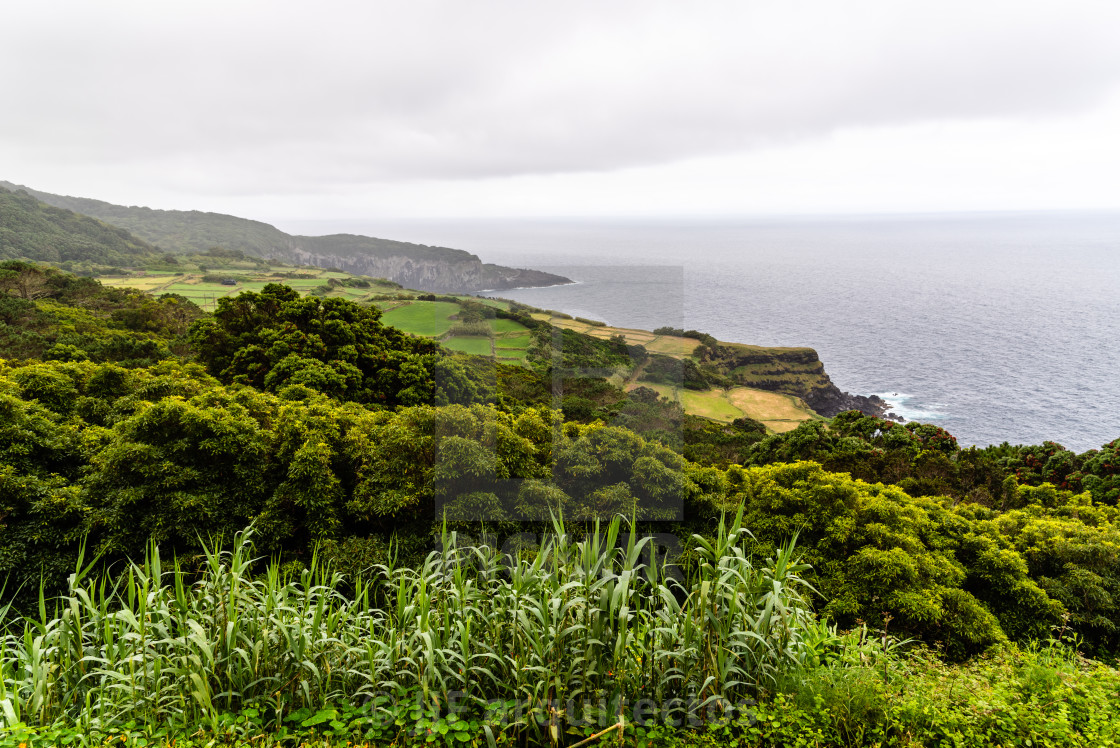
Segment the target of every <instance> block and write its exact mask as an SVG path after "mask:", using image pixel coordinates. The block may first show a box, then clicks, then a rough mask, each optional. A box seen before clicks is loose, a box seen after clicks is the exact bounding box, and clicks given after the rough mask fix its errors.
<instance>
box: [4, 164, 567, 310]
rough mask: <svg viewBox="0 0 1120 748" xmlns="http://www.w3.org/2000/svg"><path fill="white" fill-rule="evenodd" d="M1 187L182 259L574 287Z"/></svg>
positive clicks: (421, 255) (414, 255)
mask: <svg viewBox="0 0 1120 748" xmlns="http://www.w3.org/2000/svg"><path fill="white" fill-rule="evenodd" d="M0 187H6V188H7V189H9V190H25V191H26V192H27V193H29V194H30V195H32V196H34V197H35V198H37V199H39V200H41V201H42V202H44V203H47V204H49V205H53V206H56V207H58V208H65V209H67V210H71V211H75V212H77V213H83V214H85V215H87V216H93V217H94V218H98V219H100V220H101V221H104V222H106V223H109V224H112V225H113V226H117V227H120V228H122V229H127V230H128V231H130V232H132V233H133V234H135V235H136V236H138V237H140V238H142V239H144V240H146V241H148V242H151V243H152V244H158V245H159V246H160V247H161V248H162V249H164V250H167V251H170V252H175V253H179V254H194V253H199V252H205V251H206V250H208V249H210V248H211V247H214V246H220V247H223V248H225V249H236V250H240V251H241V252H244V253H245V254H246V255H248V256H250V257H261V258H266V259H277V260H282V261H284V262H289V263H297V264H304V265H315V266H317V267H338V268H341V269H343V270H346V271H348V272H351V273H355V274H358V275H369V276H373V277H380V278H389V279H391V280H393V281H396V282H397V283H400V284H402V285H405V286H408V287H409V288H417V289H421V290H424V291H436V292H440V293H473V292H477V291H483V290H491V289H492V290H500V289H504V288H517V287H523V286H552V285H557V284H561V283H569V282H570V281H569V279H567V278H564V277H561V276H558V275H553V274H551V273H544V272H540V271H537V270H523V269H517V268H508V267H503V266H500V265H491V264H486V263H483V262H482V261H481V260H480V259H479V258H478V257H477V256H476V255H473V254H471V253H470V252H466V251H463V250H461V249H449V248H447V247H430V246H427V245H424V244H411V243H408V242H398V241H393V240H390V239H377V238H374V237H369V236H357V235H354V234H334V235H331V236H293V235H291V234H286V233H284V232H283V231H281V230H280V229H278V228H276V227H275V226H271V225H269V224H267V223H262V222H261V221H252V220H249V219H247V218H238V217H236V216H229V215H223V214H221V213H203V212H201V211H197V210H190V211H187V210H153V209H152V208H143V207H138V206H131V207H126V206H123V205H114V204H112V203H107V202H103V201H101V200H93V199H90V198H84V197H68V196H65V195H52V194H51V193H49V192H39V191H38V190H32V189H30V188H28V187H24V186H22V185H16V184H12V183H10V182H3V181H0Z"/></svg>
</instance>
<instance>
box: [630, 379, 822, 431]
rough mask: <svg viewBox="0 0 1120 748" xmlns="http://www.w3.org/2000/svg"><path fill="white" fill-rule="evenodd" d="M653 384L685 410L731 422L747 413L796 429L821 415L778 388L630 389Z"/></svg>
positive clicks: (772, 424) (772, 427)
mask: <svg viewBox="0 0 1120 748" xmlns="http://www.w3.org/2000/svg"><path fill="white" fill-rule="evenodd" d="M635 387H649V388H651V389H653V390H656V391H657V393H658V394H660V395H661V396H662V397H668V398H669V399H671V400H675V401H676V402H679V403H681V405H683V406H684V412H685V413H689V414H691V415H696V416H703V417H705V418H711V419H712V420H715V421H723V422H724V423H730V422H731V421H734V420H735V419H736V418H741V417H742V416H746V417H747V418H753V419H754V420H756V421H759V422H761V423H762V424H763V425H765V426H766V428H767V429H769V430H770V431H772V432H774V433H778V434H781V433H784V432H786V431H792V430H794V429H795V428H797V426H798V425H799V424H801V423H802V422H804V421H809V420H820V419H821V417H820V416H819V415H817V414H816V413H814V412H813V411H812V410H810V409H809V407H808V406H806V405H805V404H804V403H803V402H802V401H801V400H800V399H799V398H796V397H793V396H791V395H783V394H781V393H778V392H767V391H765V390H755V389H751V388H749V387H732V388H731V389H726V390H722V389H713V390H703V391H697V390H686V389H680V388H676V387H672V386H671V385H667V384H652V383H650V382H633V383H631V385H630V386H629V388H628V389H634V388H635Z"/></svg>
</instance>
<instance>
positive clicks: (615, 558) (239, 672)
mask: <svg viewBox="0 0 1120 748" xmlns="http://www.w3.org/2000/svg"><path fill="white" fill-rule="evenodd" d="M741 522H742V515H741V513H740V515H738V516H736V517H735V518H733V519H732V520H731V521H730V522H725V521H721V523H720V525H719V528H718V532H717V533H716V535H715V538H714V539H707V540H706V539H704V538H701V537H699V536H694V537H693V542H692V545H693V551H694V552H695V553H696V554H697V556H698V558H699V563H698V564H696V565H695V567H694V571H693V572H692V573H691V574H690V576H689V577H688V578H684V579H675V578H674V573H673V571H672V569H671V568H670V567H669V566H668V564H667V563H666V562H665V561H664V560H663V559H662V560H658V559H656V558H654V559H648V558H647V562H646V563H643V558H645V557H647V556H651V555H653V554H648V553H645V552H644V551H645V550H646V548H645V542H646V541H644V540H639V539H637V538H636V536H635V535H634V534H632V533H631V534H629V535H628V536H627V538H626V539H625V540H624V542H620V530H621V528H622V522H621V520H619V519H615V520H614V521H612V522H611V523H610V524H609V525H608V526H607V527H606V528H605V530H604V529H603V528H601V527H599V526H598V525H596V526H595V528H594V532H591V533H589V534H588V535H587V536H586V538H585V539H583V540H580V541H578V542H577V541H575V540H574V539H573V538H572V537H571V536H570V535H569V533H567V532H566V531H565V527H564V524H563V522H562V521H559V520H557V521H555V522H554V534H553V536H552V537H551V539H549V540H547V541H546V542H544V543H543V544H542V546H541V547H540V548H539V549H538V550H536V551H535V552H533V553H526V554H522V555H508V556H505V557H503V556H502V555H501V554H499V553H498V552H497V551H496V550H495V549H493V548H490V547H476V546H467V545H464V544H462V543H460V542H459V539H458V538H457V537H456V535H455V533H452V532H447V531H446V530H445V533H444V538H443V544H442V550H441V551H439V552H433V553H432V554H430V555H429V556H428V557H427V559H426V560H425V562H424V563H423V565H421V566H420V567H419V568H408V567H398V566H395V565H393V564H390V565H387V566H379V567H375V568H374V569H373V570H372V571H371V572H370V576H369V578H368V579H357V580H349V581H348V582H347V580H343V579H342V577H341V575H339V574H338V573H335V572H333V571H332V570H331V569H329V568H327V567H326V566H324V565H323V564H322V563H320V562H319V561H318V560H316V559H313V560H312V561H311V563H310V567H309V568H308V569H307V570H305V571H303V572H302V574H301V575H300V576H299V578H298V579H284V578H283V577H282V575H281V569H280V566H279V565H277V564H275V563H273V564H270V565H268V566H267V569H266V570H265V572H264V573H263V575H257V574H254V569H255V568H259V566H258V560H256V559H254V558H253V551H252V543H251V539H252V532H251V530H248V531H245V532H243V533H241V534H240V535H239V536H238V538H237V540H236V542H235V544H234V545H233V547H232V550H230V551H226V552H220V551H218V550H208V551H207V552H206V554H205V567H204V569H203V571H202V573H201V574H199V573H194V574H187V573H186V572H185V571H184V569H183V568H182V567H181V565H180V564H179V563H178V562H177V561H176V562H174V563H172V564H171V565H170V566H168V567H166V568H165V566H164V562H162V561H161V560H160V555H159V552H158V549H157V548H155V547H154V546H153V547H151V548H150V549H149V551H148V553H147V557H146V559H145V560H144V561H143V563H132V564H130V565H129V566H128V567H127V570H126V571H124V572H123V573H119V574H117V575H115V576H109V575H101V576H94V575H92V574H91V573H90V571H89V567H85V568H83V567H82V565H81V563H80V562H79V564H78V567H77V568H76V570H75V573H74V574H73V575H71V577H70V581H69V590H68V592H67V593H66V594H65V595H63V596H62V597H60V598H59V599H58V600H56V601H48V600H46V599H43V597H42V596H40V606H39V608H40V609H39V614H38V616H37V617H34V618H17V617H16V616H14V615H12V614H10V613H9V611H8V610H6V609H4V610H0V622H2V625H3V627H4V628H3V636H2V637H0V724H9V725H11V724H15V723H17V722H20V721H22V722H24V723H27V724H30V725H50V724H59V723H65V724H70V725H78V726H79V727H82V728H84V729H87V730H90V731H96V730H105V729H109V728H111V727H112V726H113V725H115V724H119V723H121V722H122V721H125V720H130V721H136V722H149V723H157V722H158V723H163V724H168V723H170V724H172V725H182V726H198V725H203V726H205V725H209V724H214V725H216V724H217V723H216V720H217V719H218V717H219V715H221V714H222V713H223V712H231V711H239V710H242V709H246V708H249V707H252V708H253V709H255V710H257V711H259V712H260V713H262V714H265V715H268V719H270V720H272V721H273V724H276V725H279V724H280V723H281V721H282V720H283V718H284V717H285V716H286V715H289V714H291V713H292V712H293V711H294V710H298V709H300V708H303V707H308V708H312V709H315V708H317V707H319V706H321V705H324V704H330V703H351V704H353V703H359V702H364V703H373V704H381V703H384V702H385V701H386V699H385V697H386V696H390V697H398V698H416V699H422V700H423V703H424V704H426V705H428V707H429V708H431V709H435V710H445V709H447V708H448V707H449V706H450V705H451V704H452V701H453V700H454V701H455V703H456V704H457V705H458V708H460V709H462V708H465V709H467V710H469V711H473V712H475V713H476V714H482V713H485V710H486V708H487V705H488V703H491V702H492V701H493V700H500V701H501V702H503V703H509V702H517V703H520V704H522V705H524V706H525V707H526V710H525V711H523V712H522V713H520V714H519V715H516V716H515V717H514V718H513V719H512V724H511V725H509V726H507V729H515V730H516V729H530V730H537V729H549V730H551V731H553V734H555V731H556V730H557V729H560V728H562V727H563V724H564V722H565V720H570V719H571V715H572V714H573V712H572V710H573V709H574V710H575V711H574V713H575V714H576V715H578V716H579V717H581V718H586V717H592V718H594V717H595V716H599V717H602V716H604V715H617V714H620V713H622V712H623V711H624V710H625V709H626V708H627V705H628V704H633V703H634V702H635V701H637V700H640V699H651V700H653V702H654V703H655V704H658V705H661V706H662V708H663V709H664V712H665V713H666V714H668V715H670V716H672V715H673V714H677V716H681V715H682V714H683V712H684V710H685V709H686V708H687V705H688V704H689V703H692V704H694V705H695V704H703V705H706V706H713V705H717V704H726V703H735V702H737V701H739V700H741V699H746V698H750V697H751V696H753V695H755V694H757V692H758V691H759V690H760V689H767V688H770V687H771V685H772V684H773V683H774V682H775V680H776V679H777V678H778V677H779V676H780V675H781V674H782V673H783V672H785V671H787V670H789V669H790V668H793V667H796V666H798V665H799V664H800V663H802V662H804V661H805V660H806V658H810V657H812V656H813V652H812V650H813V646H814V641H816V639H815V638H814V637H817V636H818V633H819V627H818V626H817V624H816V623H815V622H814V620H813V619H812V616H811V614H810V612H809V608H808V605H807V604H806V601H805V599H804V597H803V595H804V594H805V591H806V590H807V589H808V588H807V585H806V584H805V583H804V582H803V581H802V580H801V578H800V577H799V576H798V574H799V573H800V572H801V571H802V570H803V569H804V568H805V567H804V566H801V565H799V564H797V563H796V562H795V560H794V550H793V543H792V542H791V543H790V544H788V545H786V546H785V547H783V548H781V549H780V551H779V552H778V553H777V554H776V556H775V557H774V558H772V559H767V560H766V562H765V563H763V564H761V565H758V566H756V565H755V564H753V563H752V562H751V560H750V559H749V558H748V557H747V555H746V554H745V553H744V551H743V547H742V546H743V542H742V541H743V539H744V538H745V537H746V536H747V535H748V533H747V532H746V530H745V529H744V528H743V527H742V525H741ZM343 590H352V591H353V590H356V593H354V592H351V593H350V594H344V592H343ZM557 705H560V706H557ZM491 707H492V704H491ZM541 715H544V718H543V721H544V723H546V727H541V722H542V717H541Z"/></svg>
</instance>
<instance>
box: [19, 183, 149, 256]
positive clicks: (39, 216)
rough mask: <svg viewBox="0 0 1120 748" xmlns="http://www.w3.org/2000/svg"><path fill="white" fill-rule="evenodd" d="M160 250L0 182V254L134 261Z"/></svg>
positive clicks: (126, 233)
mask: <svg viewBox="0 0 1120 748" xmlns="http://www.w3.org/2000/svg"><path fill="white" fill-rule="evenodd" d="M160 254H161V253H160V251H159V250H158V249H157V248H156V247H153V246H152V245H151V244H149V243H148V242H146V241H143V240H140V239H137V238H136V237H135V236H133V235H131V234H130V233H129V232H128V231H127V230H125V229H122V228H119V227H116V226H110V225H108V224H106V223H102V222H101V221H99V220H97V219H95V218H90V217H89V216H86V215H80V214H78V213H74V212H72V211H70V210H68V209H65V208H60V207H53V206H51V205H47V204H44V203H42V202H40V201H39V200H37V199H35V197H33V196H31V195H29V194H27V193H21V192H14V191H10V190H7V189H4V188H3V187H0V259H4V260H14V259H27V260H34V261H36V262H54V263H59V264H64V263H75V262H94V263H98V264H102V265H130V264H135V263H140V262H146V261H153V260H156V259H157V258H158V256H159V255H160Z"/></svg>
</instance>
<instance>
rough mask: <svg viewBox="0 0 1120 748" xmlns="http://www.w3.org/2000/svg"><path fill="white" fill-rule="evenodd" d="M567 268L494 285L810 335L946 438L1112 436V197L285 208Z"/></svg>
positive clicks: (1116, 350) (752, 333) (1119, 419)
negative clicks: (755, 214)
mask: <svg viewBox="0 0 1120 748" xmlns="http://www.w3.org/2000/svg"><path fill="white" fill-rule="evenodd" d="M283 228H285V229H286V230H293V231H298V232H301V233H308V234H310V233H331V232H336V231H347V232H353V233H362V234H368V235H372V236H381V237H385V238H392V239H399V240H403V241H411V242H418V243H422V244H432V245H442V246H448V247H455V248H460V249H466V250H469V251H471V252H474V253H475V254H477V255H479V257H481V258H482V260H483V261H484V262H493V263H498V264H501V265H511V266H515V267H532V268H536V269H541V270H547V271H551V272H556V273H559V274H562V275H565V276H567V277H569V278H572V279H573V280H574V281H576V282H575V283H574V284H572V285H567V286H557V287H551V288H536V289H516V290H507V291H502V292H500V293H495V295H501V296H503V297H507V298H512V299H517V300H519V301H523V302H525V303H528V304H532V305H534V306H539V307H544V308H549V309H556V310H559V311H563V312H567V313H570V314H573V315H578V316H583V317H589V318H593V319H601V320H604V321H606V322H608V323H609V324H612V325H619V326H624V327H639V328H645V329H652V328H655V327H659V326H662V325H671V326H674V327H685V328H693V329H697V330H701V331H704V332H707V333H710V334H712V335H714V336H715V337H717V338H719V339H720V340H726V341H734V342H742V343H752V344H758V345H784V346H809V347H812V348H815V349H816V350H817V352H818V353H819V354H820V357H821V360H822V361H823V362H824V365H825V369H826V371H828V373H829V374H830V376H831V377H832V380H833V382H835V383H836V385H837V386H838V387H840V388H841V389H842V390H846V391H849V392H852V393H855V394H864V395H869V394H878V395H880V396H881V397H883V398H884V399H886V400H887V401H889V402H890V403H891V404H892V405H893V408H894V410H895V411H896V412H897V413H899V414H900V415H902V416H903V417H905V418H907V419H910V420H919V421H924V422H930V423H936V424H938V425H940V426H943V427H944V428H946V429H948V430H949V431H950V432H951V433H953V434H954V435H955V436H956V437H957V439H958V440H959V442H960V443H961V444H962V445H970V444H976V445H981V446H983V445H987V444H998V443H1001V442H1004V441H1009V442H1011V443H1012V444H1037V443H1041V442H1042V441H1045V440H1052V441H1057V442H1059V443H1061V444H1063V445H1065V446H1066V447H1068V448H1070V449H1074V450H1077V451H1083V450H1086V449H1091V448H1096V447H1099V446H1100V445H1101V444H1104V443H1106V442H1108V441H1111V440H1113V439H1116V438H1118V437H1120V214H1117V213H1107V214H1104V213H1094V214H1087V213H1086V214H1074V213H1000V214H994V213H993V214H988V213H984V214H946V215H914V216H859V217H821V218H780V219H779V218H774V219H751V220H746V219H735V220H714V219H712V220H673V219H640V220H639V219H634V220H605V219H596V220H592V219H580V220H576V219H572V220H496V219H476V220H441V221H417V220H410V221H360V220H357V221H331V222H329V223H328V222H313V223H312V222H301V223H288V224H284V225H283Z"/></svg>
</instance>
